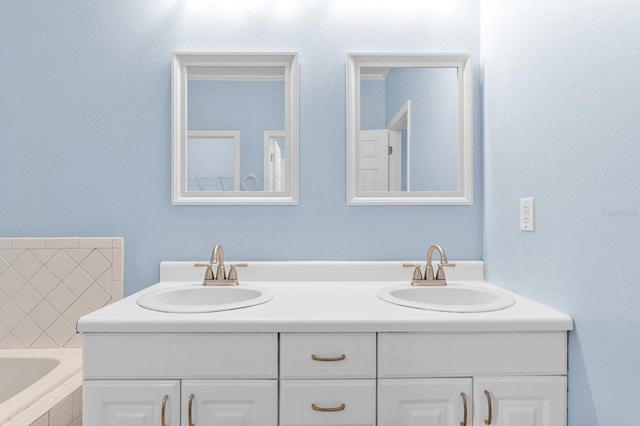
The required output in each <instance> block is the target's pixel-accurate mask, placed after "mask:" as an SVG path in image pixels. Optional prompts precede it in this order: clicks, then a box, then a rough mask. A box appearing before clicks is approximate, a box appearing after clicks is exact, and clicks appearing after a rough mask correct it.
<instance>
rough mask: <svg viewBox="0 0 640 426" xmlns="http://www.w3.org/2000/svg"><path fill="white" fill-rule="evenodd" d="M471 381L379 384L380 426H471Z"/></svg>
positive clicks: (391, 380)
mask: <svg viewBox="0 0 640 426" xmlns="http://www.w3.org/2000/svg"><path fill="white" fill-rule="evenodd" d="M471 391H472V383H471V378H452V379H381V380H378V426H415V425H420V426H471V419H472V412H471V408H472V407H471V402H472V401H471Z"/></svg>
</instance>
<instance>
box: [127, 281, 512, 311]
mask: <svg viewBox="0 0 640 426" xmlns="http://www.w3.org/2000/svg"><path fill="white" fill-rule="evenodd" d="M274 296H275V294H274V292H273V291H272V290H271V289H269V288H266V287H262V286H254V285H236V286H220V287H215V286H203V285H200V284H187V285H183V286H179V287H173V288H165V289H160V290H157V291H153V292H150V293H146V294H144V295H142V296H140V297H139V298H138V300H137V303H138V305H139V306H142V307H143V308H146V309H151V310H154V311H159V312H171V313H204V312H217V311H227V310H231V309H240V308H248V307H250V306H255V305H260V304H262V303H266V302H269V301H270V300H271V299H273V298H274ZM377 296H378V298H380V299H381V300H383V301H385V302H388V303H393V304H395V305H399V306H405V307H408V308H416V309H426V310H431V311H442V312H461V313H464V312H490V311H496V310H500V309H505V308H508V307H510V306H512V305H513V304H514V303H515V299H514V298H513V297H511V296H510V295H509V294H507V293H505V292H502V291H499V290H497V289H493V288H478V287H475V286H473V285H467V284H448V285H444V286H412V285H410V284H409V283H407V284H406V285H394V286H390V287H385V288H382V289H380V290H378V292H377Z"/></svg>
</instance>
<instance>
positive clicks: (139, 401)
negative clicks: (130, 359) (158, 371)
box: [82, 380, 180, 426]
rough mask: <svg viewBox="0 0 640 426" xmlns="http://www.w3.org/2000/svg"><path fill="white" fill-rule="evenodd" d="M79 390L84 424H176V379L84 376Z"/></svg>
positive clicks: (108, 425)
mask: <svg viewBox="0 0 640 426" xmlns="http://www.w3.org/2000/svg"><path fill="white" fill-rule="evenodd" d="M82 392H83V400H84V408H83V413H82V418H83V422H84V424H85V425H92V426H93V425H95V426H98V425H100V426H155V425H160V424H162V423H163V419H164V424H166V425H179V424H180V381H179V380H87V381H85V382H84V383H83V386H82Z"/></svg>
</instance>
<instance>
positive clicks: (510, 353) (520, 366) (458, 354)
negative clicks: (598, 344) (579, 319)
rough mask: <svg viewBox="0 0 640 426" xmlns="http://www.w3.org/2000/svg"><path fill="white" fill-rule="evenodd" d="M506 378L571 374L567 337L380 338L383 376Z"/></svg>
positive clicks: (422, 335)
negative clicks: (506, 376) (525, 375)
mask: <svg viewBox="0 0 640 426" xmlns="http://www.w3.org/2000/svg"><path fill="white" fill-rule="evenodd" d="M503 374H504V375H523V374H531V375H556V374H557V375H565V374H567V333H566V332H517V333H512V332H509V333H493V332H492V333H482V332H475V333H380V334H379V335H378V377H379V378H387V377H388V378H399V377H453V376H475V375H485V376H488V375H503Z"/></svg>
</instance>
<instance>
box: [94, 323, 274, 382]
mask: <svg viewBox="0 0 640 426" xmlns="http://www.w3.org/2000/svg"><path fill="white" fill-rule="evenodd" d="M83 339H84V342H83V344H84V349H83V355H84V365H83V373H84V377H85V378H86V379H110V378H111V379H122V378H128V379H152V378H162V379H173V378H178V379H190V378H198V379H208V378H235V379H241V378H253V379H270V378H273V379H275V378H277V377H278V335H277V334H275V333H113V334H111V333H104V334H102V333H100V334H98V333H91V334H85V335H84V338H83Z"/></svg>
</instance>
